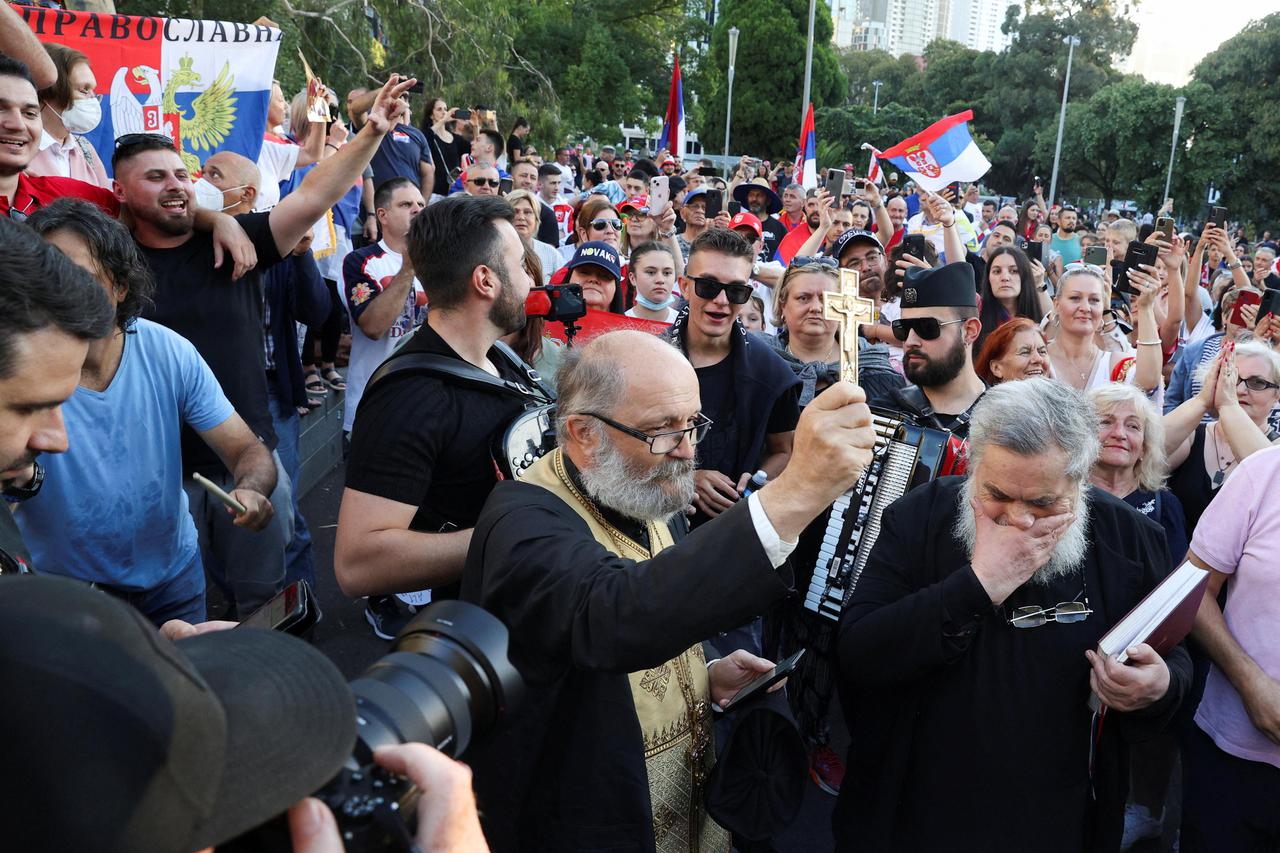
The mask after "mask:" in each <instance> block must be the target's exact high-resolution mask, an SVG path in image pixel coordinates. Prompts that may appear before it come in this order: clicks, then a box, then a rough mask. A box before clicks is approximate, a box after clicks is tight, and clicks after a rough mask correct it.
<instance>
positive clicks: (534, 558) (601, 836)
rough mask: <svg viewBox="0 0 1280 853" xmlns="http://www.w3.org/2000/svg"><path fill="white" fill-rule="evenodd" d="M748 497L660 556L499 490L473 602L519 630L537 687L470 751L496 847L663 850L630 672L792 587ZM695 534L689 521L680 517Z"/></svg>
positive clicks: (542, 496)
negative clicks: (628, 556) (619, 546)
mask: <svg viewBox="0 0 1280 853" xmlns="http://www.w3.org/2000/svg"><path fill="white" fill-rule="evenodd" d="M746 503H747V502H746V501H740V502H739V503H738V504H736V505H734V507H733V508H732V509H730V510H728V511H727V512H725V513H724V514H723V515H722V516H720V517H719V518H717V519H715V520H714V522H713V523H709V524H706V525H703V526H702V527H701V528H699V529H698V530H696V531H694V532H693V533H691V534H689V535H687V536H684V537H683V538H682V539H680V541H678V542H677V543H676V544H675V545H674V546H672V547H670V548H667V549H666V550H665V551H662V552H661V553H659V554H658V555H657V556H655V557H654V558H653V559H651V560H647V561H644V562H633V561H630V560H625V559H622V558H619V557H617V556H615V555H614V554H612V553H610V552H609V551H607V550H606V549H605V548H604V547H602V546H601V545H599V544H598V543H597V542H596V541H595V539H594V538H592V536H591V533H590V531H589V529H588V527H587V525H586V524H585V523H584V522H583V521H582V519H581V517H580V516H578V515H577V514H576V513H575V512H574V511H573V510H572V509H571V508H570V507H569V506H568V505H567V504H566V503H565V502H564V501H562V500H561V499H560V498H559V497H557V496H556V495H554V494H552V493H551V492H549V491H547V490H546V489H543V488H541V487H539V486H535V485H530V484H528V483H519V482H504V483H500V484H498V486H497V487H496V488H495V489H494V490H493V492H492V494H491V495H490V496H489V500H488V502H487V503H486V504H485V508H484V510H483V512H482V513H481V514H480V519H479V521H478V522H477V524H476V527H475V531H474V533H473V534H472V538H471V548H470V551H469V552H468V554H467V563H466V568H465V570H464V572H463V579H462V596H461V597H462V598H463V599H464V600H466V601H471V602H474V603H476V604H479V605H480V606H482V607H484V608H485V609H487V610H489V611H490V612H491V613H493V614H495V615H496V616H497V617H498V618H499V619H501V620H502V621H503V623H505V624H506V626H507V627H508V629H509V630H510V632H511V660H512V662H513V663H514V664H515V666H516V668H517V669H518V670H519V671H520V673H521V675H523V676H524V678H525V681H526V683H527V685H528V692H527V694H526V697H525V699H524V701H523V702H522V703H521V705H520V706H519V707H518V708H517V709H515V711H514V713H513V714H512V716H511V718H510V719H509V720H508V721H507V722H506V723H505V724H504V725H503V727H502V728H501V729H500V730H499V731H498V732H496V733H495V734H494V735H493V736H492V737H489V738H487V739H485V740H483V741H482V742H481V743H480V744H478V745H477V746H476V747H475V748H474V749H472V750H471V751H470V752H469V753H468V754H467V755H466V761H467V763H468V764H470V765H471V767H472V769H473V770H474V772H475V787H476V796H477V802H478V805H479V808H480V814H481V822H482V824H483V826H484V830H485V836H486V837H487V838H488V840H489V844H490V846H491V847H492V848H493V850H495V851H499V853H505V851H515V850H521V851H588V850H609V851H653V850H654V849H655V847H654V835H653V827H652V818H651V811H650V805H649V784H648V779H647V775H646V771H645V756H644V749H643V742H642V738H641V733H640V725H639V721H638V718H637V716H636V711H635V705H634V703H633V699H632V694H631V689H630V686H629V683H628V680H627V673H630V672H638V671H641V670H644V669H646V668H650V667H655V666H659V665H661V664H662V663H664V662H666V661H668V660H670V659H671V658H673V657H675V656H676V655H678V654H680V653H681V652H682V651H684V650H685V649H687V648H688V647H689V646H691V645H693V644H696V643H698V642H700V641H702V640H704V639H706V638H708V637H712V636H714V635H715V634H717V633H719V632H720V631H725V630H728V629H729V628H732V627H734V626H737V625H741V624H743V623H744V622H747V621H748V620H750V619H752V618H754V617H755V616H758V615H759V614H760V613H762V612H764V611H765V610H766V609H768V607H770V606H771V605H772V604H774V603H776V602H777V601H779V600H780V599H782V598H783V597H785V596H786V594H787V593H788V591H789V590H790V586H791V573H790V570H789V568H788V566H786V565H785V564H784V565H783V566H782V567H780V568H778V569H774V568H773V567H772V566H771V565H770V563H769V559H768V557H767V556H766V554H765V551H764V547H763V546H762V545H761V544H760V540H759V537H758V536H757V534H756V532H755V528H754V527H753V525H752V522H751V515H750V510H749V507H748V506H747V505H746ZM680 529H681V531H682V530H683V525H681V526H680Z"/></svg>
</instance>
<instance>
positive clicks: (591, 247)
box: [568, 240, 622, 280]
mask: <svg viewBox="0 0 1280 853" xmlns="http://www.w3.org/2000/svg"><path fill="white" fill-rule="evenodd" d="M588 264H593V265H595V266H597V267H600V268H601V269H603V270H605V271H606V272H608V273H609V274H610V275H611V276H613V277H614V278H615V279H618V280H621V279H622V258H621V256H620V255H619V254H618V250H617V249H615V248H613V246H610V245H609V244H608V243H605V242H604V241H602V240H591V241H589V242H586V243H583V244H582V245H581V246H579V247H578V251H576V252H574V253H573V260H571V261H569V265H568V269H569V270H573V269H574V268H575V267H582V266H587V265H588Z"/></svg>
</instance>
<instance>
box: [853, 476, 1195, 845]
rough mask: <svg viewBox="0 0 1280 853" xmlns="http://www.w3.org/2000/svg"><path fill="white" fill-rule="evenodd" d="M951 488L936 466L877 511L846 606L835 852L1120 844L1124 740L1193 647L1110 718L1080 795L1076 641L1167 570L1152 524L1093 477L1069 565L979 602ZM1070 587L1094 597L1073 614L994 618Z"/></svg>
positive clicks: (1134, 733) (1146, 721)
mask: <svg viewBox="0 0 1280 853" xmlns="http://www.w3.org/2000/svg"><path fill="white" fill-rule="evenodd" d="M962 484H963V479H962V478H959V477H945V478H942V479H940V480H937V481H935V482H933V483H930V484H928V485H925V486H922V487H920V488H918V489H916V490H914V491H912V492H911V493H910V494H908V495H906V496H905V497H903V498H901V499H900V500H898V501H897V502H896V503H894V504H892V505H891V506H890V507H889V508H888V509H887V510H886V511H885V513H884V516H883V519H882V527H881V533H880V537H879V539H878V540H877V541H876V544H875V546H874V548H873V549H872V552H871V555H870V558H869V559H868V562H867V566H866V569H865V571H864V572H863V574H862V577H861V579H860V580H859V582H858V586H857V588H856V590H855V592H854V594H853V597H852V599H851V601H850V603H849V605H848V607H846V609H845V610H844V613H843V614H842V618H841V620H840V626H839V640H838V647H837V655H838V658H839V670H840V690H841V702H842V705H843V708H844V711H845V716H846V719H847V722H848V726H849V732H850V734H851V735H852V738H853V742H852V746H851V747H850V751H849V756H848V770H847V773H846V775H845V779H844V785H843V787H842V788H841V790H840V797H839V800H838V802H837V805H836V811H835V814H834V815H833V817H832V824H833V827H834V829H835V835H836V841H837V849H838V850H843V851H855V850H856V851H859V853H866V851H917V850H947V851H957V852H958V853H962V852H963V851H983V853H990V851H1027V850H1035V851H1072V853H1079V851H1084V850H1117V849H1119V844H1120V835H1121V830H1122V826H1123V813H1124V802H1125V796H1126V792H1127V788H1128V762H1127V758H1128V756H1127V752H1128V750H1127V743H1128V742H1129V741H1131V740H1134V739H1139V738H1141V737H1142V736H1143V735H1144V734H1145V735H1150V734H1151V733H1154V732H1156V731H1158V730H1160V729H1161V728H1163V727H1164V726H1165V725H1166V723H1168V721H1169V720H1170V718H1171V717H1172V715H1173V713H1174V711H1175V710H1176V709H1177V706H1178V703H1179V702H1180V701H1181V699H1182V697H1183V696H1184V695H1185V693H1186V690H1187V687H1188V685H1189V683H1190V680H1191V666H1190V660H1189V658H1188V657H1187V654H1186V651H1185V650H1184V649H1183V648H1182V647H1181V646H1178V647H1175V648H1174V649H1173V650H1172V651H1171V652H1170V653H1169V654H1168V655H1167V656H1166V658H1165V662H1166V663H1167V664H1168V667H1169V675H1170V682H1169V690H1168V692H1167V693H1166V694H1165V696H1164V698H1162V699H1161V700H1159V701H1158V702H1156V703H1155V704H1153V705H1151V706H1149V707H1147V708H1144V709H1142V710H1140V711H1136V712H1133V713H1129V714H1122V713H1119V712H1114V711H1109V712H1108V713H1107V714H1106V716H1105V719H1104V721H1103V724H1102V732H1101V738H1100V741H1099V745H1098V750H1097V754H1096V756H1095V769H1094V773H1093V777H1092V791H1093V792H1094V793H1093V794H1091V782H1090V774H1089V737H1090V720H1091V712H1090V710H1089V709H1088V706H1087V702H1088V699H1089V696H1090V688H1089V663H1088V661H1087V659H1086V658H1085V655H1084V653H1085V650H1086V649H1089V648H1094V647H1096V645H1097V641H1098V638H1100V637H1101V636H1102V635H1103V634H1104V633H1105V632H1106V630H1107V629H1108V628H1110V627H1111V626H1112V625H1114V624H1115V623H1116V622H1117V621H1119V620H1120V619H1121V618H1122V617H1123V616H1124V615H1125V614H1126V613H1127V612H1128V611H1129V610H1130V609H1131V608H1132V607H1133V606H1134V605H1136V604H1137V603H1138V602H1139V601H1140V600H1141V599H1142V597H1143V596H1144V595H1146V593H1147V592H1149V591H1150V590H1151V589H1152V587H1154V586H1155V585H1156V584H1157V583H1159V581H1160V580H1161V579H1163V577H1164V576H1165V575H1166V574H1167V573H1168V569H1169V560H1168V551H1167V545H1166V544H1165V536H1164V533H1163V531H1161V530H1160V528H1159V527H1158V526H1157V525H1156V524H1154V523H1153V522H1151V521H1150V520H1149V519H1147V518H1145V517H1144V516H1143V515H1142V514H1141V513H1139V512H1137V511H1136V510H1134V509H1133V508H1132V507H1130V506H1128V505H1127V504H1125V503H1124V502H1123V501H1121V500H1119V499H1117V498H1114V497H1112V496H1111V495H1109V494H1107V493H1106V492H1103V491H1100V490H1098V489H1093V488H1090V490H1089V497H1088V500H1089V505H1090V520H1089V539H1090V544H1089V547H1088V550H1087V552H1086V557H1085V559H1084V562H1083V565H1082V567H1081V571H1080V572H1072V573H1070V574H1069V575H1068V576H1066V577H1063V578H1058V579H1055V580H1052V581H1050V582H1049V583H1048V584H1047V585H1044V586H1040V585H1036V584H1031V583H1027V584H1024V585H1023V586H1022V587H1021V588H1019V589H1018V590H1016V591H1015V592H1014V594H1013V595H1012V596H1011V597H1010V598H1009V599H1008V600H1007V601H1006V602H1004V605H1003V606H1002V607H993V606H992V604H991V601H990V599H989V597H988V596H987V594H986V592H985V590H984V589H983V587H982V585H981V583H980V582H979V581H978V579H977V576H976V575H974V573H973V570H972V568H970V566H969V564H968V556H967V554H966V553H965V551H964V550H963V548H962V546H961V544H960V543H959V542H958V541H957V539H956V538H955V536H954V535H953V533H952V530H953V528H954V525H955V521H956V518H957V512H958V511H959V507H958V503H957V500H958V497H959V495H960V489H961V486H962ZM965 510H966V511H971V510H969V509H968V507H965ZM1081 598H1087V600H1088V603H1089V606H1090V607H1091V608H1092V609H1093V611H1094V612H1093V614H1092V615H1090V616H1089V618H1088V619H1086V620H1085V621H1084V622H1081V623H1075V624H1058V623H1054V622H1050V623H1047V624H1045V625H1043V626H1041V627H1039V628H1026V629H1023V628H1014V627H1012V626H1011V625H1009V624H1008V621H1007V620H1008V615H1009V614H1008V611H1009V610H1010V609H1012V608H1014V607H1018V606H1022V605H1032V604H1034V605H1037V606H1042V607H1048V606H1052V605H1054V604H1057V603H1058V602H1062V601H1072V600H1081ZM1095 794H1096V797H1095V796H1094V795H1095Z"/></svg>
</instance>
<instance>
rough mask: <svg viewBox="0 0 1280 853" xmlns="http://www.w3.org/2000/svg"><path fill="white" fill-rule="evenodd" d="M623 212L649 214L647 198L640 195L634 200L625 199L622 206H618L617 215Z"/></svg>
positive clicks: (642, 194)
mask: <svg viewBox="0 0 1280 853" xmlns="http://www.w3.org/2000/svg"><path fill="white" fill-rule="evenodd" d="M624 210H637V211H639V212H640V213H648V212H649V196H647V195H645V194H644V193H641V194H640V195H638V196H636V197H635V198H629V199H627V200H626V201H624V202H623V203H622V204H620V205H618V212H619V213H621V212H622V211H624Z"/></svg>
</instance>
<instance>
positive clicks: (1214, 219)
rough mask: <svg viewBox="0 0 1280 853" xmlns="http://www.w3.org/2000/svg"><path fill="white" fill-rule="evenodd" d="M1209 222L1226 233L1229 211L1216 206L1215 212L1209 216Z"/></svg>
mask: <svg viewBox="0 0 1280 853" xmlns="http://www.w3.org/2000/svg"><path fill="white" fill-rule="evenodd" d="M1209 222H1211V223H1212V224H1213V225H1215V226H1217V227H1218V228H1221V229H1222V230H1224V231H1225V230H1226V229H1227V209H1226V208H1225V207H1218V206H1217V205H1214V207H1213V212H1212V213H1211V214H1210V216H1209Z"/></svg>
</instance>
